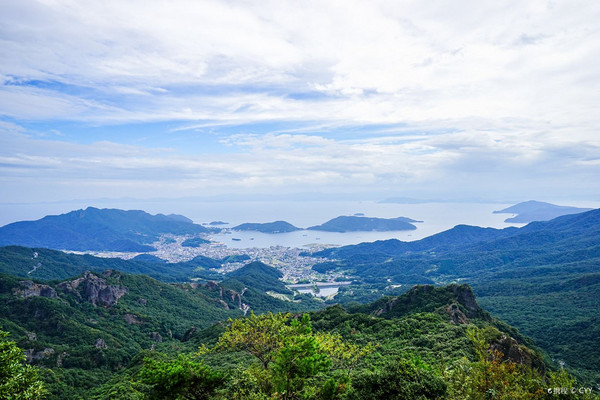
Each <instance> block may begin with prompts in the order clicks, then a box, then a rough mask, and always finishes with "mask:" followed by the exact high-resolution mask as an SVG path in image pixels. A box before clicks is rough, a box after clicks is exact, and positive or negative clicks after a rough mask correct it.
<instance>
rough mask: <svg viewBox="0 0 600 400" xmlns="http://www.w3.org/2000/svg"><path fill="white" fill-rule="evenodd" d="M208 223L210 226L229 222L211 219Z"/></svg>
mask: <svg viewBox="0 0 600 400" xmlns="http://www.w3.org/2000/svg"><path fill="white" fill-rule="evenodd" d="M209 225H211V226H217V225H229V222H223V221H212V222H210V223H209Z"/></svg>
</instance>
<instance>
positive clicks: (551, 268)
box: [313, 210, 600, 382]
mask: <svg viewBox="0 0 600 400" xmlns="http://www.w3.org/2000/svg"><path fill="white" fill-rule="evenodd" d="M316 254H317V255H322V256H326V257H333V258H335V259H337V260H335V261H330V262H326V263H322V264H317V265H316V266H314V267H313V268H315V269H317V270H319V271H322V272H326V271H328V270H332V269H333V270H341V271H345V272H347V273H350V274H352V275H354V276H356V277H357V278H358V279H360V280H362V281H363V282H369V283H373V284H381V282H387V283H386V285H393V284H402V285H404V286H410V285H411V284H419V283H445V282H446V283H447V282H453V281H460V282H467V283H469V284H471V285H472V286H473V288H474V290H475V292H476V293H477V294H478V296H479V297H480V301H481V303H482V304H484V305H485V307H486V308H488V309H489V310H490V311H491V312H493V313H494V314H495V315H497V316H499V317H501V318H502V319H505V320H506V321H507V322H509V323H511V324H512V325H514V326H516V327H518V328H519V329H521V330H522V331H523V332H524V333H525V334H527V335H529V336H531V337H532V338H533V339H534V340H535V341H536V343H538V345H540V346H541V347H543V348H544V349H547V350H548V352H549V353H550V355H551V356H552V357H553V358H555V359H557V360H561V361H564V362H565V363H566V365H567V367H569V368H572V369H573V370H576V371H577V373H578V374H579V375H580V376H583V377H585V379H588V381H591V382H598V381H600V362H599V361H598V360H600V353H599V352H598V350H597V346H594V345H593V344H592V343H597V342H600V330H599V329H598V316H597V311H598V309H600V281H599V278H598V276H599V275H600V210H592V211H588V212H585V213H581V214H574V215H565V216H562V217H559V218H556V219H554V220H551V221H544V222H533V223H530V224H529V225H527V226H524V227H522V228H507V229H503V230H498V229H492V228H485V229H484V228H477V227H469V226H457V227H455V228H453V229H450V230H448V231H446V232H442V233H439V234H437V235H433V236H431V237H428V238H425V239H422V240H419V241H415V242H400V241H397V240H390V241H380V242H375V243H363V244H359V245H355V246H345V247H341V248H337V249H327V250H324V251H322V252H319V253H316ZM388 280H389V281H388ZM349 290H350V289H344V288H343V289H341V290H340V295H339V297H340V298H342V296H344V293H345V292H346V291H349ZM574 338H576V340H574Z"/></svg>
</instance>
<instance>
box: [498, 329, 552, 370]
mask: <svg viewBox="0 0 600 400" xmlns="http://www.w3.org/2000/svg"><path fill="white" fill-rule="evenodd" d="M490 347H491V349H492V350H495V351H497V352H499V353H500V354H502V360H503V361H506V360H510V361H512V362H514V363H517V364H523V365H527V366H529V367H533V368H536V369H538V370H541V371H543V370H545V364H544V362H543V361H542V360H541V358H540V356H539V355H538V354H536V353H534V352H533V351H531V350H530V349H528V348H527V347H525V346H521V345H520V344H519V343H518V342H517V341H516V340H515V339H514V338H512V337H510V336H508V335H505V334H503V335H501V336H500V337H499V338H497V339H495V340H493V341H492V343H491V346H490Z"/></svg>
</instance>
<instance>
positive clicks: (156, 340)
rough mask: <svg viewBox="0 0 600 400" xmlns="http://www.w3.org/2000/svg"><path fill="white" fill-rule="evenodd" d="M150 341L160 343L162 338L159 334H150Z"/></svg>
mask: <svg viewBox="0 0 600 400" xmlns="http://www.w3.org/2000/svg"><path fill="white" fill-rule="evenodd" d="M150 339H152V340H154V341H155V342H159V343H160V342H162V340H163V339H162V336H161V335H160V333H158V332H150Z"/></svg>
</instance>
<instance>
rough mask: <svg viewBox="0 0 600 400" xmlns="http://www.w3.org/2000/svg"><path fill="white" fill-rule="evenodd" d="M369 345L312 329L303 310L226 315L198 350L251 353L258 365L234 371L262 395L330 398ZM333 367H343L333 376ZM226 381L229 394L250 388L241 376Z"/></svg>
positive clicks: (337, 393) (339, 391) (344, 383)
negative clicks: (208, 344)
mask: <svg viewBox="0 0 600 400" xmlns="http://www.w3.org/2000/svg"><path fill="white" fill-rule="evenodd" d="M372 348H373V347H372V346H365V347H360V346H358V345H352V344H349V343H346V342H344V341H343V340H342V338H341V337H340V336H339V335H331V334H327V333H314V332H313V331H312V326H311V323H310V318H309V316H308V314H304V315H302V317H301V318H300V319H297V318H292V317H291V316H290V314H271V313H268V314H263V315H261V316H256V315H254V314H251V315H250V316H249V317H247V318H243V319H237V320H235V321H231V322H230V325H229V327H228V328H227V329H226V331H225V333H224V334H223V335H222V336H221V337H220V338H219V340H218V341H217V344H216V345H215V347H214V348H213V349H210V350H208V349H205V348H204V349H202V351H226V350H238V351H244V352H246V353H248V354H250V355H252V356H254V357H255V358H256V359H257V360H258V361H259V362H260V366H261V367H258V368H260V369H257V368H253V367H250V368H248V369H246V370H245V371H244V373H241V372H239V373H238V375H240V376H242V375H243V376H244V377H245V379H246V383H247V382H254V384H253V387H254V388H255V391H260V392H261V393H262V394H264V395H266V396H276V397H279V398H281V399H293V398H297V397H298V395H299V394H300V393H302V396H303V398H323V399H334V398H339V396H340V395H341V394H342V393H343V392H344V391H345V390H346V389H347V387H348V385H347V383H348V381H349V378H348V375H349V372H350V371H351V370H352V369H353V368H355V367H356V365H357V364H358V362H359V359H360V358H362V357H363V356H364V355H366V354H367V353H368V352H370V351H372ZM336 370H346V373H345V374H344V375H345V376H343V377H341V378H340V377H337V378H339V379H336V376H334V372H335V371H336ZM232 385H234V386H235V387H232V388H231V389H232V390H230V391H229V392H228V396H230V397H232V398H237V397H236V396H238V397H240V396H242V394H241V393H248V392H250V391H251V390H250V389H249V388H248V387H247V385H245V384H244V382H243V380H241V379H237V378H234V380H233V382H232ZM238 392H239V394H238Z"/></svg>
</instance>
